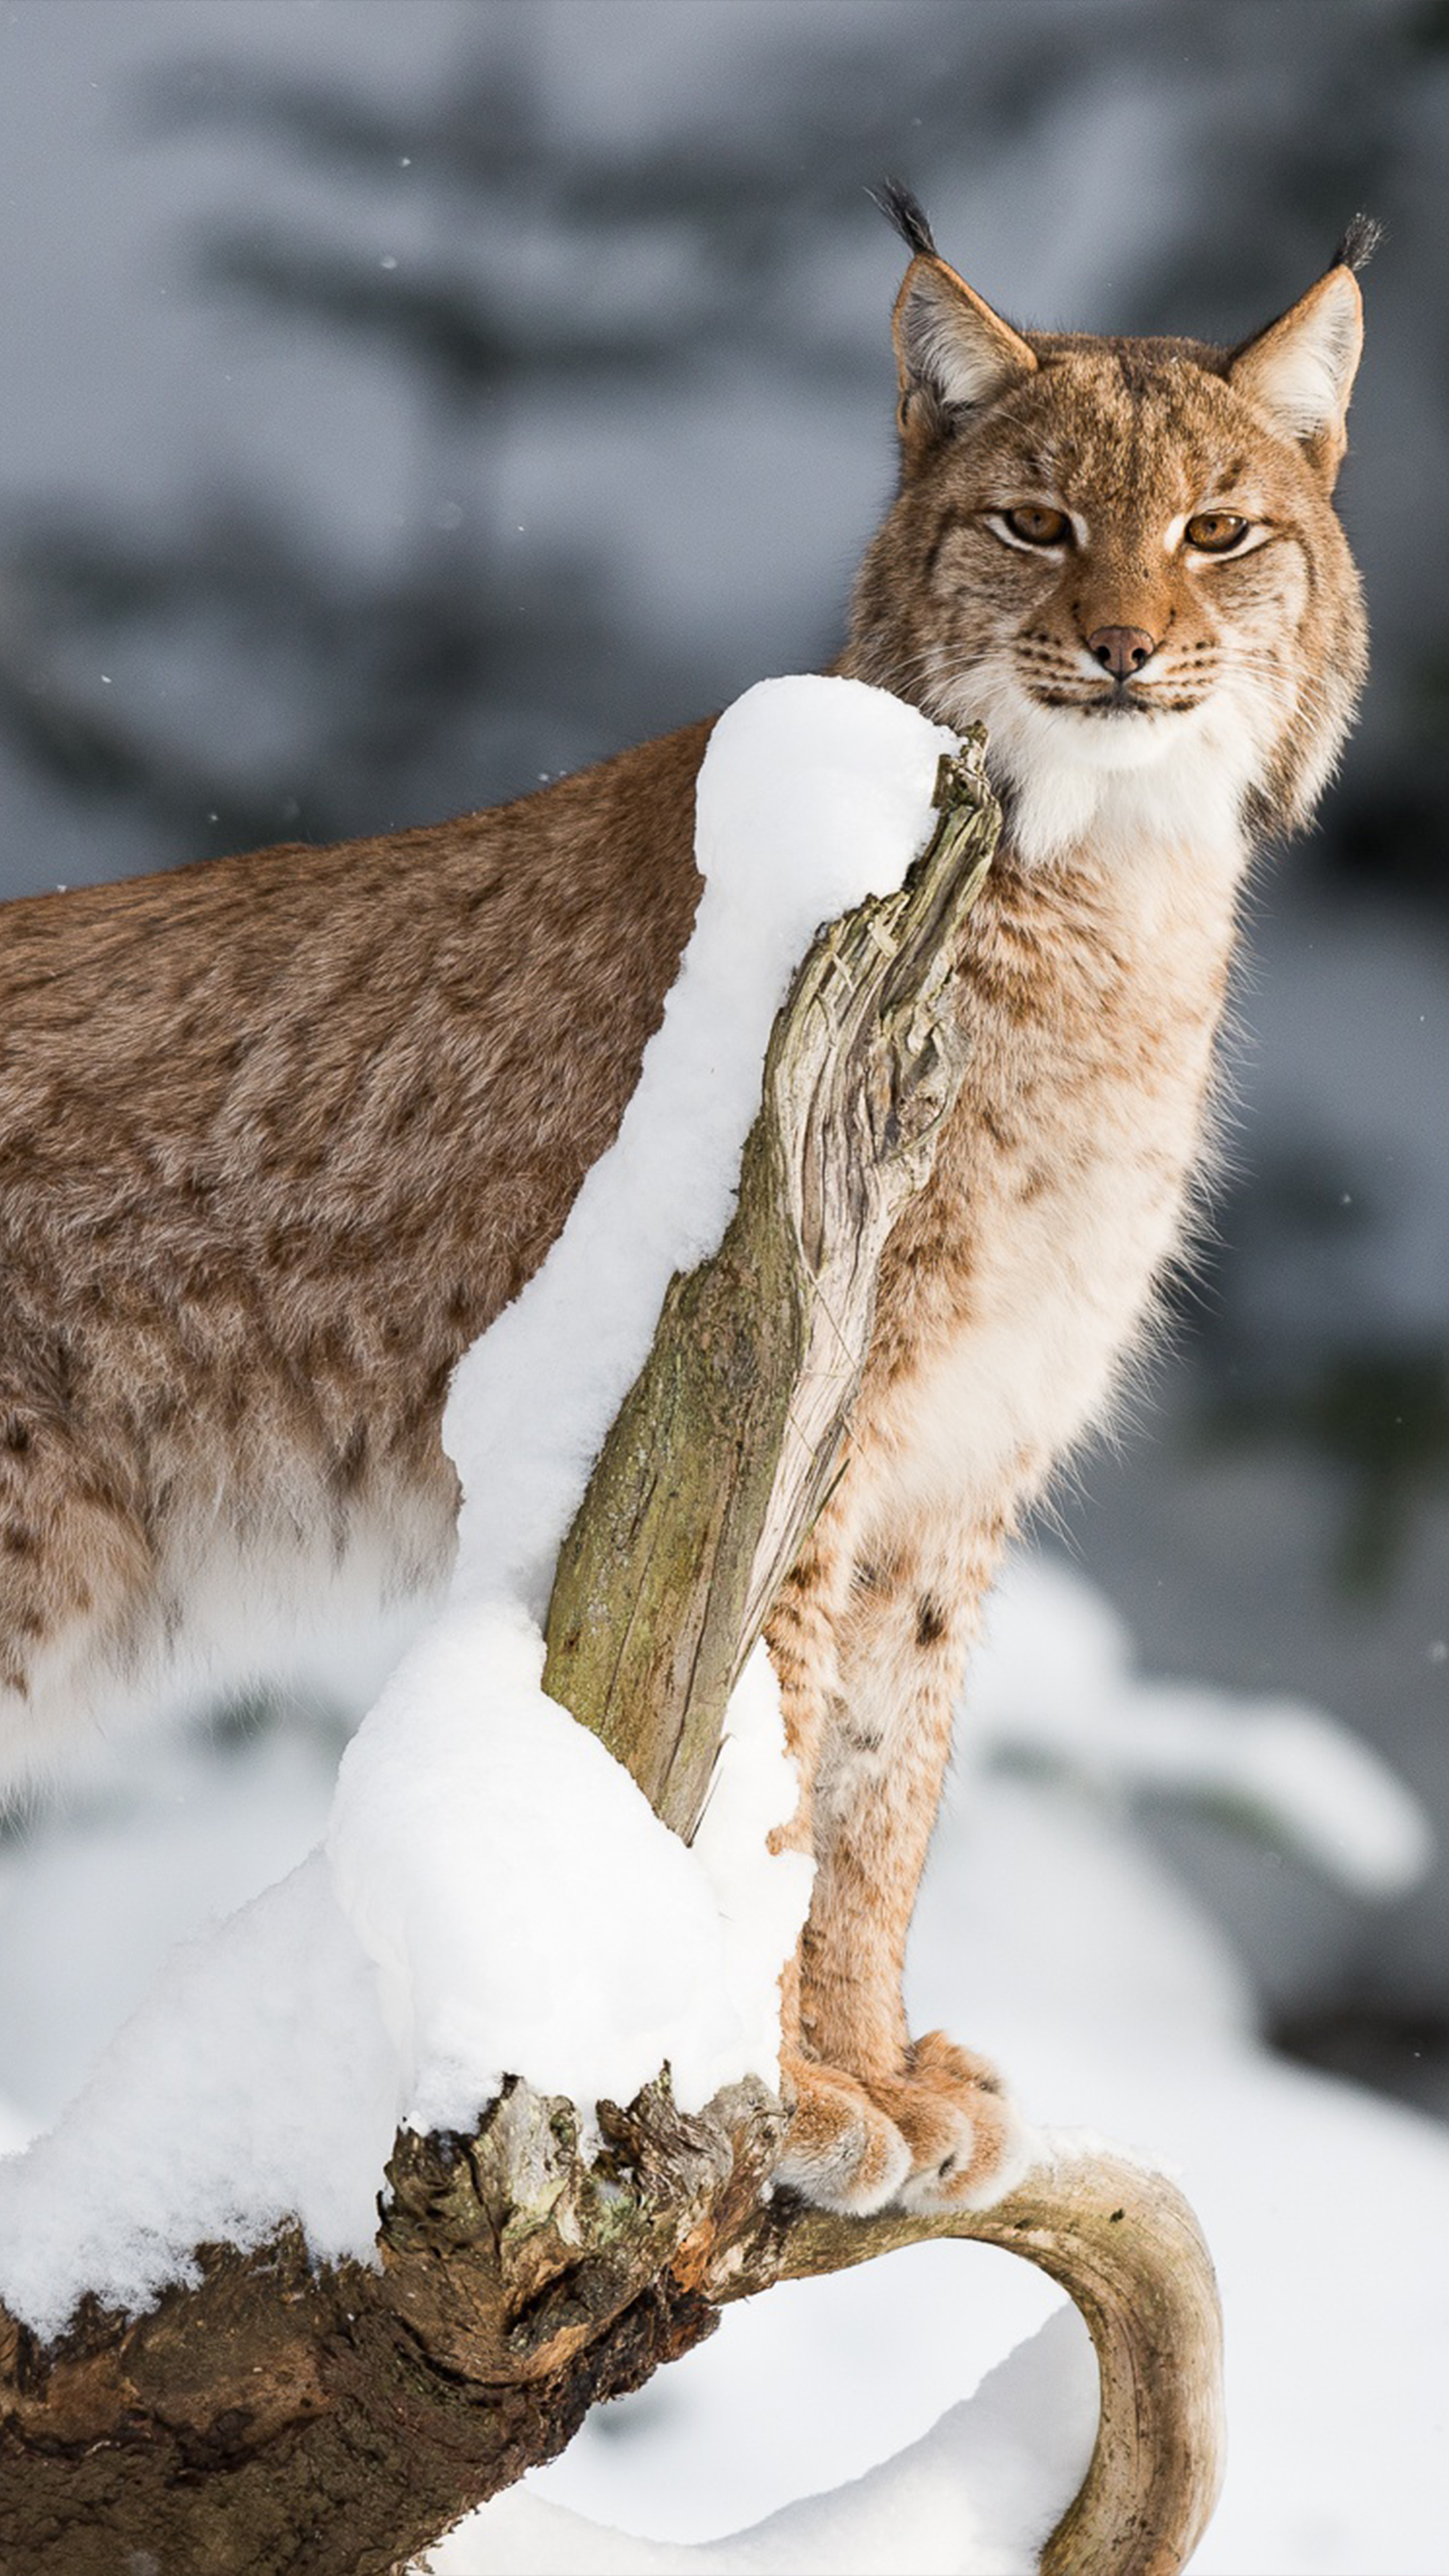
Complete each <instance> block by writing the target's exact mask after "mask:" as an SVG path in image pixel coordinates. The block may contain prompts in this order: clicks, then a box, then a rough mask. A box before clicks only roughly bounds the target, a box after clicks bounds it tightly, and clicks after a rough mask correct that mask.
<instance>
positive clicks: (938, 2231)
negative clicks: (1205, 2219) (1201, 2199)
mask: <svg viewBox="0 0 1449 2576" xmlns="http://www.w3.org/2000/svg"><path fill="white" fill-rule="evenodd" d="M944 2237H960V2238H964V2239H966V2240H968V2241H969V2242H972V2243H975V2244H979V2245H999V2246H1002V2247H1004V2248H1005V2250H1006V2251H1007V2252H1008V2253H1010V2254H1020V2255H1024V2256H1025V2257H1026V2259H1027V2261H1028V2262H1031V2263H1035V2264H1037V2265H1038V2266H1039V2267H1040V2269H1041V2270H1042V2271H1044V2272H1047V2273H1049V2274H1050V2275H1051V2277H1052V2279H1053V2280H1054V2281H1058V2282H1060V2284H1061V2286H1062V2288H1063V2289H1064V2290H1065V2291H1066V2293H1067V2295H1068V2297H1069V2298H1070V2299H1071V2300H1072V2302H1073V2304H1074V2306H1075V2307H1076V2308H1077V2309H1078V2310H1079V2311H1080V2313H1081V2315H1082V2316H1083V2318H1084V2319H1085V2321H1086V2324H1087V2328H1088V2331H1089V2332H1090V2334H1091V2337H1092V2342H1093V2345H1094V2347H1095V2350H1096V2355H1097V2366H1098V2372H1099V2376H1100V2382H1101V2416H1100V2421H1099V2424H1098V2429H1097V2439H1096V2443H1095V2446H1094V2449H1093V2453H1092V2461H1091V2466H1090V2468H1089V2470H1088V2472H1087V2477H1086V2479H1085V2482H1084V2484H1083V2486H1082V2489H1081V2492H1080V2494H1079V2495H1078V2496H1077V2497H1076V2499H1075V2501H1074V2502H1073V2504H1072V2505H1071V2506H1070V2507H1069V2508H1068V2511H1067V2512H1066V2513H1065V2514H1064V2516H1063V2518H1062V2520H1061V2521H1060V2523H1059V2524H1058V2525H1057V2528H1056V2530H1055V2531H1054V2532H1053V2533H1052V2535H1051V2538H1050V2540H1049V2541H1048V2542H1047V2544H1046V2547H1045V2549H1044V2551H1043V2553H1042V2559H1041V2567H1042V2576H1091V2571H1096V2570H1102V2571H1106V2570H1107V2569H1110V2570H1111V2576H1177V2570H1178V2569H1180V2568H1182V2567H1185V2566H1186V2564H1187V2562H1188V2560H1189V2558H1190V2557H1191V2555H1192V2552H1193V2550H1194V2549H1195V2548H1196V2546H1197V2543H1198V2541H1199V2540H1200V2539H1201V2538H1202V2535H1203V2533H1204V2531H1205V2530H1206V2529H1207V2525H1208V2522H1209V2520H1210V2519H1211V2516H1212V2511H1213V2507H1214V2505H1215V2504H1216V2502H1217V2498H1218V2492H1219V2489H1220V2487H1221V2484H1222V2466H1223V2406H1222V2311H1221V2307H1220V2304H1219V2300H1218V2293H1217V2283H1216V2279H1215V2277H1214V2273H1213V2267H1212V2259H1211V2257H1210V2255H1209V2253H1208V2250H1207V2246H1206V2244H1205V2243H1204V2241H1203V2236H1202V2231H1201V2229H1200V2227H1199V2226H1198V2223H1197V2220H1196V2218H1195V2217H1194V2215H1193V2212H1192V2210H1191V2209H1190V2208H1189V2206H1188V2203H1187V2202H1186V2201H1185V2200H1184V2198H1183V2196H1182V2194H1181V2192H1180V2191H1178V2190H1177V2188H1176V2186H1175V2185H1174V2184H1172V2183H1170V2182H1169V2181H1168V2180H1167V2179H1166V2177H1165V2176H1164V2175H1162V2174H1160V2173H1154V2172H1152V2171H1151V2170H1150V2169H1149V2168H1147V2167H1145V2166H1142V2165H1139V2164H1134V2163H1131V2162H1130V2161H1129V2160H1128V2159H1127V2158H1126V2157H1124V2156H1121V2155H1116V2154H1113V2153H1112V2152H1111V2151H1110V2150H1099V2149H1090V2150H1085V2151H1082V2152H1080V2153H1074V2152H1072V2151H1071V2150H1070V2149H1067V2150H1065V2151H1061V2150H1059V2151H1058V2152H1057V2153H1055V2154H1054V2155H1053V2156H1052V2158H1051V2160H1050V2161H1049V2162H1047V2163H1045V2164H1044V2165H1042V2166H1041V2167H1039V2168H1038V2169H1037V2170H1035V2171H1034V2172H1032V2173H1031V2174H1029V2175H1028V2176H1027V2178H1026V2180H1025V2182H1023V2183H1022V2184H1021V2185H1020V2186H1019V2187H1018V2189H1017V2190H1015V2191H1014V2192H1012V2193H1011V2194H1010V2195H1009V2197H1008V2198H1007V2199H1005V2200H1002V2201H999V2202H998V2203H997V2205H996V2206H995V2208H993V2209H987V2210H981V2211H976V2212H972V2213H961V2214H953V2215H951V2216H949V2217H929V2218H925V2217H922V2218H918V2217H914V2216H912V2215H911V2214H909V2213H908V2212H905V2211H898V2210H888V2211H885V2212H883V2213H882V2215H881V2216H880V2217H878V2218H866V2219H853V2218H837V2217H835V2216H833V2215H832V2214H831V2213H829V2212H828V2211H825V2210H815V2209H803V2208H799V2207H796V2208H794V2209H792V2210H791V2211H790V2212H789V2213H788V2214H787V2215H783V2216H781V2215H777V2214H776V2213H775V2211H774V2210H773V2209H767V2210H766V2211H764V2212H763V2213H762V2214H761V2218H760V2221H759V2225H758V2229H757V2231H756V2233H755V2235H754V2237H753V2239H752V2240H751V2241H750V2242H749V2243H748V2244H747V2245H745V2244H742V2245H739V2246H736V2247H730V2248H723V2249H721V2250H720V2251H719V2253H718V2255H717V2257H716V2260H715V2264H714V2266H713V2267H712V2269H711V2271H710V2272H709V2273H708V2274H707V2276H706V2282H705V2283H704V2284H702V2286H706V2287H707V2293H708V2295H709V2296H710V2297H711V2298H713V2299H715V2300H717V2301H719V2302H720V2303H724V2302H725V2301H728V2300H731V2299H737V2298H749V2297H752V2296H753V2295H754V2293H755V2291H756V2290H758V2289H763V2288H767V2287H769V2286H770V2285H771V2284H772V2283H773V2282H775V2281H798V2280H807V2279H810V2278H812V2277H813V2276H814V2275H816V2274H818V2273H823V2272H839V2271H843V2270H847V2269H849V2268H850V2267H851V2266H852V2265H854V2264H856V2263H865V2262H869V2261H870V2260H871V2259H872V2258H873V2257H874V2256H875V2255H877V2254H888V2253H891V2252H893V2251H894V2250H895V2249H896V2247H898V2246H901V2245H919V2244H923V2243H925V2242H927V2241H929V2240H932V2239H938V2238H944Z"/></svg>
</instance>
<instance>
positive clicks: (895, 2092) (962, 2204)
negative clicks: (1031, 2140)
mask: <svg viewBox="0 0 1449 2576" xmlns="http://www.w3.org/2000/svg"><path fill="white" fill-rule="evenodd" d="M782 2073H783V2076H784V2080H785V2086H786V2092H787V2098H788V2099H789V2101H790V2104H791V2115H790V2128H789V2133H788V2135H787V2137H786V2141H785V2153H784V2155H783V2157H782V2159H781V2161H780V2165H779V2167H778V2179H779V2181H781V2182H782V2183H786V2184H788V2185H789V2186H790V2188H791V2189H792V2190H794V2191H798V2192H799V2193H800V2194H801V2196H802V2197H803V2198H804V2199H806V2200H809V2201H813V2202H814V2203H815V2205H816V2207H817V2208H819V2209H833V2210H838V2211H840V2212H841V2213H842V2214H843V2215H845V2216H849V2217H855V2218H864V2217H868V2216H869V2215H870V2213H871V2212H872V2211H873V2210H877V2209H885V2208H887V2207H888V2206H889V2205H891V2204H892V2203H894V2204H895V2206H896V2207H898V2208H901V2209H913V2210H922V2211H926V2210H935V2209H940V2210H950V2209H986V2208H989V2207H990V2204H991V2203H992V2201H994V2200H999V2199H1001V2197H1002V2196H1003V2194H1004V2193H1006V2192H1008V2191H1010V2190H1011V2188H1012V2186H1013V2184H1014V2183H1016V2182H1018V2181H1019V2180H1020V2178H1021V2176H1022V2174H1023V2173H1024V2172H1025V2171H1026V2168H1027V2165H1028V2164H1029V2162H1030V2160H1031V2159H1030V2148H1029V2144H1028V2141H1027V2135H1026V2132H1025V2130H1024V2129H1023V2127H1022V2124H1021V2121H1020V2120H1019V2118H1018V2116H1017V2114H1016V2111H1015V2110H1014V2108H1013V2106H1012V2104H1011V2102H1010V2101H1009V2100H1008V2098H1007V2096H1006V2094H1005V2093H1004V2092H1003V2090H1002V2085H1001V2079H1000V2077H999V2076H998V2075H997V2074H996V2073H995V2071H994V2069H993V2068H992V2067H990V2066H989V2065H988V2064H987V2063H986V2061H985V2059H984V2058H980V2057H973V2056H971V2055H970V2054H969V2052H968V2051H967V2050H966V2049H964V2048H955V2047H953V2046H952V2044H951V2042H950V2041H949V2040H948V2039H947V2038H946V2037H945V2036H944V2034H943V2033H942V2032H941V2031H930V2032H928V2033H927V2035H926V2037H925V2038H924V2039H918V2040H916V2041H914V2042H913V2044H912V2046H911V2047H910V2049H909V2050H908V2052H907V2056H906V2063H905V2065H904V2067H903V2068H902V2071H901V2073H900V2075H899V2076H896V2077H893V2078H891V2079H890V2080H889V2081H882V2080H877V2081H875V2082H873V2083H872V2084H870V2085H869V2086H867V2085H865V2084H864V2083H862V2082H861V2081H860V2080H859V2079H858V2078H857V2077H855V2076H853V2075H847V2074H845V2073H843V2072H842V2071H841V2069H839V2068H838V2067H834V2066H815V2065H812V2064H810V2063H809V2062H808V2061H807V2060H805V2059H801V2058H796V2057H789V2058H786V2060H785V2062H784V2066H783V2069H782Z"/></svg>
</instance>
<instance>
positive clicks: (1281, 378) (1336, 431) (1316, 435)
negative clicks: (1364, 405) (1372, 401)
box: [1228, 252, 1367, 483]
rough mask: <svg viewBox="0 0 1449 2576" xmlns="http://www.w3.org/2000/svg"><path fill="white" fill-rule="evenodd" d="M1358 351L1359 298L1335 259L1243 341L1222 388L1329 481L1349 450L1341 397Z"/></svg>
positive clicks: (1343, 263)
mask: <svg viewBox="0 0 1449 2576" xmlns="http://www.w3.org/2000/svg"><path fill="white" fill-rule="evenodd" d="M1362 256H1364V257H1366V256H1367V253H1366V252H1364V253H1363V254H1362ZM1362 348H1363V298H1362V296H1361V295H1360V294H1359V291H1358V282H1357V280H1356V278H1355V277H1354V274H1353V267H1352V266H1351V265H1350V264H1349V261H1348V260H1347V259H1346V258H1342V259H1341V260H1340V262H1339V264H1338V265H1337V266H1336V267H1334V268H1331V269H1329V271H1328V273H1327V275H1326V276H1324V277H1320V279H1319V281H1318V284H1317V285H1316V286H1310V288H1309V290H1308V292H1307V294H1306V295H1303V296H1300V298H1299V300H1298V302H1297V303H1296V304H1293V305H1290V306H1289V308H1288V311H1287V312H1286V313H1283V314H1280V316H1279V318H1278V320H1277V321H1276V322H1270V323H1269V324H1268V326H1267V329H1266V330H1264V331H1260V332H1259V333H1258V335H1257V338H1256V339H1253V340H1248V341H1245V342H1244V344H1243V346H1242V348H1241V349H1239V350H1237V351H1236V352H1235V354H1234V356H1233V359H1232V363H1231V364H1230V366H1229V368H1228V382H1229V383H1230V384H1232V385H1235V386H1236V388H1237V390H1238V392H1239V393H1241V394H1246V395H1247V398H1248V400H1249V402H1251V403H1254V404H1256V405H1257V408H1258V409H1259V410H1260V411H1265V412H1267V413H1268V414H1269V416H1270V418H1271V419H1272V421H1273V424H1274V426H1275V428H1277V429H1278V430H1279V431H1280V432H1281V433H1282V434H1283V435H1284V436H1285V437H1288V438H1295V439H1297V440H1298V442H1299V444H1300V446H1302V447H1305V448H1306V449H1307V451H1308V454H1309V456H1310V457H1311V459H1312V461H1313V463H1314V464H1315V465H1316V466H1317V467H1318V469H1319V471H1320V473H1322V474H1324V475H1326V476H1327V478H1328V481H1329V482H1330V483H1331V482H1332V481H1333V479H1334V476H1335V475H1336V474H1337V472H1338V469H1339V466H1340V465H1341V463H1342V462H1343V452H1344V449H1345V448H1346V446H1347V445H1348V431H1347V427H1346V420H1347V413H1348V398H1349V395H1350V393H1351V392H1352V390H1353V380H1354V377H1355V375H1356V374H1357V372H1358V362H1359V353H1360V351H1361V350H1362Z"/></svg>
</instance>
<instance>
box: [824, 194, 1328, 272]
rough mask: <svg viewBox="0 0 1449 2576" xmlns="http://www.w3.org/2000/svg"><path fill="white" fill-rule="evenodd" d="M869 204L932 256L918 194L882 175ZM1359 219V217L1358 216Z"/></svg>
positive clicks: (920, 255) (919, 253) (914, 248)
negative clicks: (915, 194)
mask: <svg viewBox="0 0 1449 2576" xmlns="http://www.w3.org/2000/svg"><path fill="white" fill-rule="evenodd" d="M865 193H866V195H867V196H868V197H869V199H870V201H871V203H872V205H875V206H879V208H880V210H881V213H882V214H883V215H884V216H885V219H886V221H887V223H891V224H894V225H895V228H896V231H897V232H898V233H899V234H900V237H901V239H902V241H903V242H904V243H905V246H906V248H907V250H908V251H910V252H912V253H913V255H914V256H915V257H916V258H917V259H935V258H936V256H937V252H936V244H935V241H934V239H933V237H932V233H931V227H930V225H929V223H928V222H927V221H926V210H925V208H924V206H923V205H922V204H921V202H920V200H919V198H917V197H913V196H912V195H911V192H910V189H909V188H903V187H902V186H901V183H900V181H899V179H882V181H881V183H880V186H879V187H878V188H867V190H866V192H865ZM1359 221H1360V222H1362V221H1363V218H1362V216H1360V218H1359Z"/></svg>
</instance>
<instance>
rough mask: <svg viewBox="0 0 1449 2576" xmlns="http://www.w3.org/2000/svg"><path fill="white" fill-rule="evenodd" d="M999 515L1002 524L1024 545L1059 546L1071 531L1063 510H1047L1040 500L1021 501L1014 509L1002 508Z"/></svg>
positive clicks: (1069, 521) (1069, 522) (1068, 520)
mask: <svg viewBox="0 0 1449 2576" xmlns="http://www.w3.org/2000/svg"><path fill="white" fill-rule="evenodd" d="M999 516H1000V519H1001V524H1002V526H1003V527H1004V528H1006V529H1008V530H1009V531H1010V533H1011V535H1012V536H1014V537H1020V539H1021V541H1022V544H1023V545H1026V546H1060V545H1063V544H1065V542H1066V540H1067V538H1068V537H1069V536H1070V535H1071V532H1072V523H1071V520H1070V519H1069V518H1068V517H1067V514H1066V512H1065V510H1049V509H1048V508H1047V507H1046V505H1045V503H1044V502H1041V501H1023V502H1022V503H1021V504H1020V505H1019V507H1018V508H1016V509H1015V510H1002V511H1001V512H1000V513H999Z"/></svg>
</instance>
